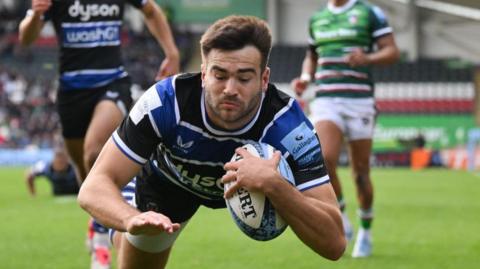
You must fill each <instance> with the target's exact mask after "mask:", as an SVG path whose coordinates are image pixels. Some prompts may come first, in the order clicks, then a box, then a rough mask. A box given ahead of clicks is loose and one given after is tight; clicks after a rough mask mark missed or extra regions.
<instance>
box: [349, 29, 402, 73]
mask: <svg viewBox="0 0 480 269" xmlns="http://www.w3.org/2000/svg"><path fill="white" fill-rule="evenodd" d="M375 44H376V45H377V48H378V49H377V50H376V51H374V52H371V53H365V52H363V50H362V49H355V50H353V51H352V52H351V53H350V54H349V55H348V56H347V59H346V60H347V62H348V63H349V64H350V66H352V67H356V66H367V65H388V64H393V63H395V62H396V61H397V60H398V59H399V58H400V52H399V50H398V48H397V45H396V43H395V38H394V36H393V34H388V35H385V36H382V37H380V38H378V39H377V41H376V43H375Z"/></svg>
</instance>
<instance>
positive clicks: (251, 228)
mask: <svg viewBox="0 0 480 269" xmlns="http://www.w3.org/2000/svg"><path fill="white" fill-rule="evenodd" d="M243 148H244V149H246V150H247V151H248V152H250V153H251V154H252V155H254V156H257V157H260V158H263V159H270V158H271V157H272V155H273V153H274V151H275V149H274V148H273V147H272V146H270V145H268V144H265V143H256V142H255V143H254V142H252V143H250V144H245V145H244V146H243ZM241 158H242V157H241V156H240V155H237V154H234V155H233V157H232V161H238V160H239V159H241ZM278 169H279V171H280V173H281V175H282V176H283V177H284V178H285V179H286V180H288V182H290V184H293V183H294V178H293V174H292V171H291V169H290V166H289V165H288V163H287V161H286V160H285V158H283V156H282V158H281V160H280V163H279V165H278ZM231 184H232V183H226V184H225V185H224V190H225V191H226V190H228V188H229V187H230V186H231ZM225 202H226V204H227V208H228V210H229V211H230V214H231V216H232V218H233V220H234V222H235V224H236V225H237V226H238V227H239V228H240V230H241V231H242V232H243V233H245V234H246V235H248V236H249V237H250V238H253V239H255V240H259V241H268V240H271V239H273V238H275V237H277V236H279V235H280V234H281V233H283V231H285V229H286V228H287V223H286V222H285V221H284V220H283V219H282V217H281V216H280V215H278V214H277V213H276V211H275V208H273V206H272V204H271V203H270V201H269V200H268V198H267V197H265V195H264V194H263V193H260V192H250V191H248V190H246V189H243V188H241V189H239V190H238V191H237V192H236V193H235V194H234V195H233V196H232V197H230V198H229V199H226V201H225Z"/></svg>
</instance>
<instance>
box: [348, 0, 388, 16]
mask: <svg viewBox="0 0 480 269" xmlns="http://www.w3.org/2000/svg"><path fill="white" fill-rule="evenodd" d="M354 6H355V7H358V8H363V9H365V10H367V11H368V12H371V13H373V14H374V15H375V16H377V17H379V16H381V17H383V16H384V12H383V10H382V8H380V7H379V6H378V5H375V4H373V3H370V2H369V1H366V0H357V2H356V3H355V5H354Z"/></svg>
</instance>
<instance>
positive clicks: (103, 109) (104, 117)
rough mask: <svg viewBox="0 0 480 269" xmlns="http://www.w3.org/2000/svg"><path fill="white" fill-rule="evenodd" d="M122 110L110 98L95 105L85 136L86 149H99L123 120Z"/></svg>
mask: <svg viewBox="0 0 480 269" xmlns="http://www.w3.org/2000/svg"><path fill="white" fill-rule="evenodd" d="M123 117H124V115H123V113H122V111H121V110H120V109H119V108H118V107H117V106H116V105H115V103H113V102H112V101H109V100H102V101H100V102H99V103H98V104H97V106H96V107H95V111H94V113H93V117H92V120H91V121H90V125H89V126H88V130H87V134H86V136H85V149H86V150H91V149H92V148H94V149H97V150H99V149H100V148H101V147H102V146H103V144H105V142H106V141H107V140H108V138H109V137H110V135H111V134H112V133H113V131H114V130H115V129H116V128H117V127H118V125H119V124H120V123H121V122H122V119H123Z"/></svg>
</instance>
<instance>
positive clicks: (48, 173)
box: [30, 161, 79, 195]
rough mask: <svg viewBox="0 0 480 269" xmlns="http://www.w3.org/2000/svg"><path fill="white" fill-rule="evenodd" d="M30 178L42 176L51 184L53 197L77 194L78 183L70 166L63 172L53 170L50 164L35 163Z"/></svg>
mask: <svg viewBox="0 0 480 269" xmlns="http://www.w3.org/2000/svg"><path fill="white" fill-rule="evenodd" d="M30 176H32V177H40V176H44V177H46V178H47V179H48V181H50V183H51V184H52V189H53V194H54V195H65V194H77V193H78V189H79V187H78V183H77V178H76V175H75V169H74V168H73V166H72V165H71V164H69V165H68V168H67V169H66V170H65V171H55V170H53V167H52V163H51V162H49V163H46V162H43V161H39V162H37V163H36V164H35V165H34V166H33V167H32V169H31V171H30Z"/></svg>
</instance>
